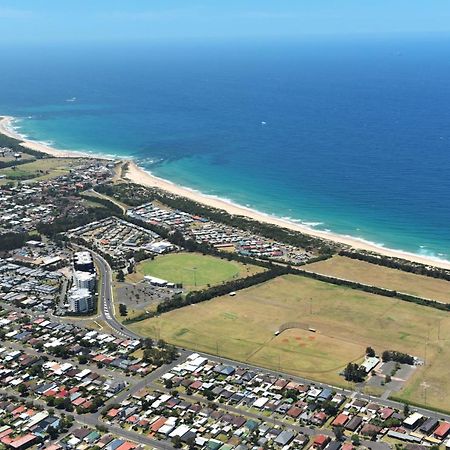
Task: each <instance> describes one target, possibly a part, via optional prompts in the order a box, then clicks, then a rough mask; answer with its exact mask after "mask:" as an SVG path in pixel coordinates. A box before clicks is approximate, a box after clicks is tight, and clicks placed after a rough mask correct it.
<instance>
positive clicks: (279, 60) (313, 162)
mask: <svg viewBox="0 0 450 450" xmlns="http://www.w3.org/2000/svg"><path fill="white" fill-rule="evenodd" d="M449 54H450V39H449V38H444V37H439V36H435V37H428V38H423V37H418V36H417V37H398V36H397V37H391V38H389V39H388V38H385V39H379V38H378V39H377V38H374V37H366V38H358V39H355V38H353V39H345V38H341V39H340V40H335V39H334V40H333V39H332V38H321V39H319V38H315V39H313V38H310V39H305V40H299V41H296V42H288V41H279V42H262V41H261V42H246V43H242V42H241V43H238V42H209V43H206V42H203V43H195V42H186V43H176V42H172V43H166V44H162V43H153V44H145V45H144V44H131V43H130V44H120V45H119V44H115V45H112V44H110V45H107V44H101V45H100V44H98V45H90V46H83V45H80V46H69V45H65V46H58V45H55V46H53V47H46V48H35V49H30V48H23V47H20V46H19V45H17V46H16V47H8V48H3V49H2V68H1V70H0V114H7V115H14V116H17V117H19V118H20V120H19V121H18V122H17V123H16V126H17V129H18V131H19V132H20V133H22V134H24V135H26V136H27V137H29V138H31V139H36V140H39V141H45V142H50V143H52V144H53V145H55V146H56V147H58V148H63V149H75V150H89V151H92V152H94V153H104V154H108V155H120V156H129V157H133V158H135V159H136V160H137V162H138V163H139V165H140V166H142V167H145V168H146V169H147V170H149V171H151V172H152V173H154V174H155V175H157V176H160V177H162V178H166V179H169V180H171V181H173V182H175V183H178V184H181V185H183V186H188V187H190V188H193V189H196V190H199V191H201V192H203V193H206V194H208V195H213V196H217V197H221V198H225V199H228V200H230V201H233V202H235V203H238V204H241V205H245V206H248V207H250V208H254V209H257V210H259V211H263V212H265V213H268V214H272V215H275V216H279V217H283V218H288V219H290V220H293V221H296V222H301V223H304V224H307V225H309V226H311V227H314V228H316V229H320V230H330V231H333V232H335V233H339V234H343V235H349V236H353V237H357V238H360V239H363V240H367V241H370V242H373V243H376V244H378V245H381V246H384V247H388V248H393V249H398V250H403V251H408V252H412V253H416V254H420V255H426V256H431V257H435V258H440V259H446V260H450V226H449V225H450V176H449V168H450V164H449V163H450V58H448V55H449Z"/></svg>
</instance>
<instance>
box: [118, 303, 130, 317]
mask: <svg viewBox="0 0 450 450" xmlns="http://www.w3.org/2000/svg"><path fill="white" fill-rule="evenodd" d="M119 314H120V315H121V316H126V315H128V309H127V305H124V304H123V303H119Z"/></svg>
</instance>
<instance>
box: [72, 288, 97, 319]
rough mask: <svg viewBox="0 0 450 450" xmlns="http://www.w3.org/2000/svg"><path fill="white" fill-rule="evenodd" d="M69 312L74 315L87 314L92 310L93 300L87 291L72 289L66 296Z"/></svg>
mask: <svg viewBox="0 0 450 450" xmlns="http://www.w3.org/2000/svg"><path fill="white" fill-rule="evenodd" d="M68 300H69V310H70V311H71V312H75V313H88V312H91V311H92V310H93V309H94V299H93V297H92V293H91V292H90V291H89V290H88V289H78V288H76V287H73V288H72V289H70V291H69V294H68Z"/></svg>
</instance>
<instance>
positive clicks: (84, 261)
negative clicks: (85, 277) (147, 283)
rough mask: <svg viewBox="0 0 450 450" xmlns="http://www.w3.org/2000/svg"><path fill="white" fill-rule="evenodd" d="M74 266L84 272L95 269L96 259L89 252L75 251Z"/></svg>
mask: <svg viewBox="0 0 450 450" xmlns="http://www.w3.org/2000/svg"><path fill="white" fill-rule="evenodd" d="M73 266H74V268H75V270H82V271H83V272H93V271H94V261H93V260H92V256H91V254H90V253H89V252H86V251H83V252H75V253H74V255H73Z"/></svg>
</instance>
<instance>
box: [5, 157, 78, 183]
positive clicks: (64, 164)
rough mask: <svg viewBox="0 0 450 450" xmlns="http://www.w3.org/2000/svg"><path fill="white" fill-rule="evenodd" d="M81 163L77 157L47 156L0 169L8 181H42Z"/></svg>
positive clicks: (63, 173)
mask: <svg viewBox="0 0 450 450" xmlns="http://www.w3.org/2000/svg"><path fill="white" fill-rule="evenodd" d="M79 164H80V159H77V158H45V159H37V160H35V161H32V162H29V163H26V164H20V165H18V166H16V167H15V168H13V167H7V168H4V169H0V175H5V176H6V180H7V181H16V180H22V181H27V180H31V181H41V180H46V179H49V178H55V177H57V176H59V175H65V174H67V173H68V172H69V169H70V168H71V167H73V166H75V165H79Z"/></svg>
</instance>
